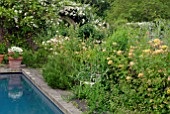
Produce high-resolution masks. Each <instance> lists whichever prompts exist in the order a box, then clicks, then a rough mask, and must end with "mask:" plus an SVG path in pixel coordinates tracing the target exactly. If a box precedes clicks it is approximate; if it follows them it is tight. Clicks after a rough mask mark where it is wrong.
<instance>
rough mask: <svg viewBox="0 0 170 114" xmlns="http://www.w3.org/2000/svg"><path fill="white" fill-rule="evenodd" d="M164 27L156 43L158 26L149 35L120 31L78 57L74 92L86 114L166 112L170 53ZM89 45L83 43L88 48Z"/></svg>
mask: <svg viewBox="0 0 170 114" xmlns="http://www.w3.org/2000/svg"><path fill="white" fill-rule="evenodd" d="M162 24H163V23H162ZM162 24H161V25H162ZM161 25H159V26H161ZM163 25H164V28H165V29H164V34H163V36H164V37H162V39H161V40H160V39H157V36H159V32H160V31H159V30H160V29H158V28H159V26H154V27H153V31H152V32H149V31H148V30H149V29H148V28H147V27H146V28H145V27H144V28H142V27H141V28H140V27H139V28H138V27H134V28H133V27H124V28H123V29H122V28H120V29H118V31H116V32H115V33H113V35H112V36H111V37H109V38H108V39H106V40H104V41H102V42H103V43H102V44H101V45H98V46H94V47H93V48H91V49H89V48H86V49H85V50H84V51H83V53H82V54H81V55H79V56H80V60H81V61H82V62H80V63H79V66H80V67H81V68H80V72H79V73H78V74H77V75H76V78H77V80H79V84H78V85H76V86H75V87H74V88H73V92H74V93H75V96H76V97H77V98H80V99H86V101H87V104H88V105H89V111H88V113H134V114H138V113H144V114H145V113H169V112H170V109H169V100H170V97H169V95H170V86H169V81H170V78H169V73H170V72H169V70H168V68H169V65H170V64H168V63H169V61H170V60H169V58H170V56H169V55H170V54H169V51H168V50H169V43H168V42H169V40H168V37H167V36H168V35H165V34H169V32H168V31H169V29H168V28H167V26H169V25H168V24H165V23H164V24H163ZM165 25H167V26H165ZM153 33H154V35H153V36H152V38H153V39H152V40H151V39H150V34H153ZM88 41H89V40H88ZM88 41H86V42H85V44H84V43H83V44H82V45H83V46H84V47H89V46H92V43H89V42H88ZM89 44H91V45H89ZM93 45H96V44H93ZM167 45H168V46H167Z"/></svg>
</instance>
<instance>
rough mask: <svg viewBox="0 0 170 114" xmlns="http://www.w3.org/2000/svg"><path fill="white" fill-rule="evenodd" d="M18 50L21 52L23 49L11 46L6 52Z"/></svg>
mask: <svg viewBox="0 0 170 114" xmlns="http://www.w3.org/2000/svg"><path fill="white" fill-rule="evenodd" d="M15 52H18V53H20V54H22V52H23V50H22V48H20V47H16V46H12V47H11V48H9V49H8V53H15Z"/></svg>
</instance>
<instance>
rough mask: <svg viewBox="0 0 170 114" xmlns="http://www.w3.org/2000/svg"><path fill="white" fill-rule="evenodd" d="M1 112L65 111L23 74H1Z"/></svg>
mask: <svg viewBox="0 0 170 114" xmlns="http://www.w3.org/2000/svg"><path fill="white" fill-rule="evenodd" d="M0 114H63V112H62V111H61V110H60V109H59V108H58V107H57V106H56V105H55V104H54V103H52V102H51V101H50V100H49V99H48V98H47V97H46V96H45V95H43V93H42V92H41V91H39V89H38V88H37V87H35V86H34V85H33V84H32V83H31V82H30V81H29V80H28V79H27V78H26V77H25V76H24V75H23V74H1V75H0Z"/></svg>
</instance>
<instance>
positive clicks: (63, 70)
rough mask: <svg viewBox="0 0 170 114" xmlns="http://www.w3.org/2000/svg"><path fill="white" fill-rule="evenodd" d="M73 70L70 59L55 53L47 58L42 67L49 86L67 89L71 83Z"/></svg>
mask: <svg viewBox="0 0 170 114" xmlns="http://www.w3.org/2000/svg"><path fill="white" fill-rule="evenodd" d="M73 71H74V69H73V66H72V61H71V59H70V58H68V57H65V56H63V55H57V56H54V57H50V58H49V60H48V63H47V64H45V66H44V68H43V76H44V79H45V80H46V81H47V83H48V84H49V85H50V86H51V87H53V88H60V89H69V88H70V87H71V86H72V83H73V78H72V73H73Z"/></svg>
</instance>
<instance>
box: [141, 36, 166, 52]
mask: <svg viewBox="0 0 170 114" xmlns="http://www.w3.org/2000/svg"><path fill="white" fill-rule="evenodd" d="M148 43H149V44H150V46H151V47H152V49H145V50H143V54H144V53H145V54H147V53H148V54H153V55H155V54H164V53H167V52H168V46H167V45H164V44H163V41H161V40H160V39H154V40H152V41H149V42H148Z"/></svg>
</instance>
